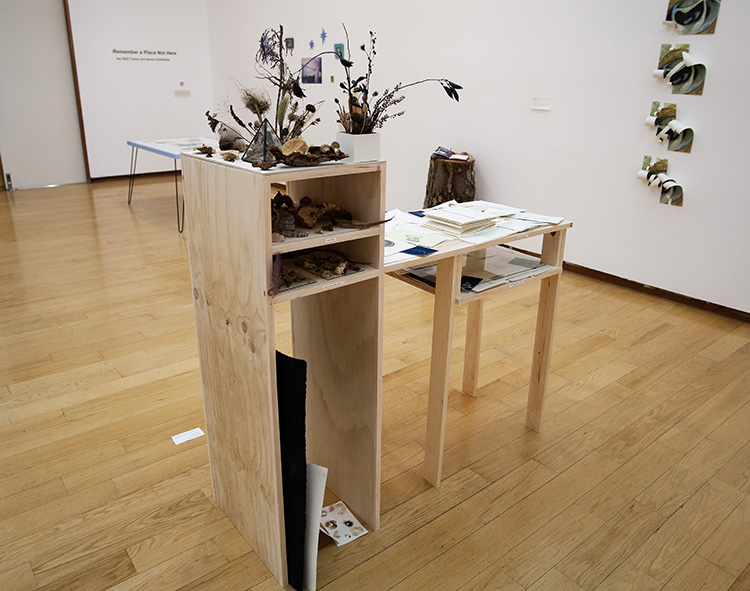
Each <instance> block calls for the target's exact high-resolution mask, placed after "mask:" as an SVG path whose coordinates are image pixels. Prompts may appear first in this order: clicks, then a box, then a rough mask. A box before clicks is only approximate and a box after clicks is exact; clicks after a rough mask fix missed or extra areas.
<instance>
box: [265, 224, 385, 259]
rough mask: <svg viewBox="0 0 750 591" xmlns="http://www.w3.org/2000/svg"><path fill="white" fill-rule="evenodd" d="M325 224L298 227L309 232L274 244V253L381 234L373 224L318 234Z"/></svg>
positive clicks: (329, 245) (334, 243) (329, 244)
mask: <svg viewBox="0 0 750 591" xmlns="http://www.w3.org/2000/svg"><path fill="white" fill-rule="evenodd" d="M322 226H323V223H318V224H316V225H315V227H314V228H312V229H310V230H307V229H305V228H297V230H298V231H300V232H307V233H308V234H307V236H304V237H300V238H286V239H285V240H284V242H279V243H276V244H274V245H273V247H272V249H271V251H272V252H273V254H282V253H288V252H294V251H297V250H305V249H308V248H318V247H333V246H334V245H336V244H339V243H342V242H349V241H350V240H359V239H360V238H369V237H372V236H379V234H380V228H378V227H377V226H373V227H371V228H364V229H357V228H339V227H335V226H334V228H333V232H324V233H322V234H318V233H317V230H319V229H320V228H321V227H322Z"/></svg>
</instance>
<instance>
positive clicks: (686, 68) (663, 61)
mask: <svg viewBox="0 0 750 591" xmlns="http://www.w3.org/2000/svg"><path fill="white" fill-rule="evenodd" d="M689 51H690V45H689V44H687V43H683V44H680V45H670V44H669V43H665V44H663V45H662V46H661V54H660V56H659V69H658V70H654V77H655V78H659V79H661V80H666V81H667V82H669V84H670V85H671V86H672V94H703V84H704V83H705V81H706V66H705V65H704V64H702V63H700V62H699V61H698V60H697V59H696V58H695V57H694V56H692V55H690V53H688V52H689Z"/></svg>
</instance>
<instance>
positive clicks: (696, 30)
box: [664, 0, 721, 35]
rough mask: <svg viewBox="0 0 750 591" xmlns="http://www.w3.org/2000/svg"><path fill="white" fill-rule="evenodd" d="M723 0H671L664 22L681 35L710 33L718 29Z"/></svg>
mask: <svg viewBox="0 0 750 591" xmlns="http://www.w3.org/2000/svg"><path fill="white" fill-rule="evenodd" d="M719 8H721V0H669V8H667V17H666V19H664V22H665V23H667V24H674V26H675V28H676V29H677V32H678V33H679V34H680V35H710V34H712V33H713V32H714V31H715V30H716V19H717V18H719Z"/></svg>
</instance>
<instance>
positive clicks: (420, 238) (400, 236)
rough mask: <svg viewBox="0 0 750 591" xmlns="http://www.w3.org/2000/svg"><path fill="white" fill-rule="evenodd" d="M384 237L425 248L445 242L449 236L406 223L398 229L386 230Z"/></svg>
mask: <svg viewBox="0 0 750 591" xmlns="http://www.w3.org/2000/svg"><path fill="white" fill-rule="evenodd" d="M386 237H387V238H389V239H390V240H402V241H404V242H409V243H410V244H411V245H413V246H426V247H427V248H435V246H437V245H438V244H440V243H441V242H445V241H446V240H449V239H450V238H451V237H450V236H444V235H443V234H437V233H435V232H434V231H429V230H427V229H426V228H422V227H421V226H420V227H415V226H412V227H407V226H406V225H404V226H401V227H400V228H399V229H398V230H394V231H393V232H388V233H387V234H386ZM410 248H411V246H410Z"/></svg>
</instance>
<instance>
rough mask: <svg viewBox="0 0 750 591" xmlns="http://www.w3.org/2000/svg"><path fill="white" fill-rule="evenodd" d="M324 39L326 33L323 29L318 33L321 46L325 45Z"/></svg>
mask: <svg viewBox="0 0 750 591" xmlns="http://www.w3.org/2000/svg"><path fill="white" fill-rule="evenodd" d="M326 37H328V33H326V30H325V29H322V30H321V31H320V40H321V41H322V42H323V44H325V42H326Z"/></svg>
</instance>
